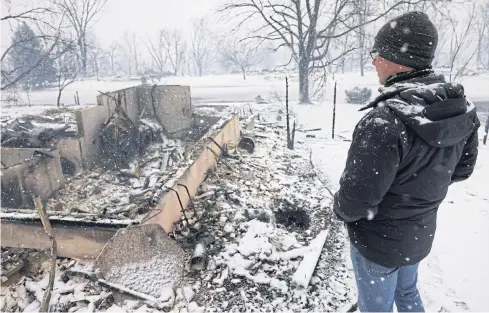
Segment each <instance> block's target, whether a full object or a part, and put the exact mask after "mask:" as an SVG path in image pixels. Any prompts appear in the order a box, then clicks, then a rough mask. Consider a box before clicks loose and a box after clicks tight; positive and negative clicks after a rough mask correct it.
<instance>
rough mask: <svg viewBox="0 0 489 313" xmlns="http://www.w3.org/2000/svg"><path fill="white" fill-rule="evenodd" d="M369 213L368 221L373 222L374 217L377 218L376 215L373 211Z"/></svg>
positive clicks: (368, 211)
mask: <svg viewBox="0 0 489 313" xmlns="http://www.w3.org/2000/svg"><path fill="white" fill-rule="evenodd" d="M367 213H368V215H367V219H368V220H369V221H371V220H373V219H374V217H375V213H374V212H373V211H372V210H367Z"/></svg>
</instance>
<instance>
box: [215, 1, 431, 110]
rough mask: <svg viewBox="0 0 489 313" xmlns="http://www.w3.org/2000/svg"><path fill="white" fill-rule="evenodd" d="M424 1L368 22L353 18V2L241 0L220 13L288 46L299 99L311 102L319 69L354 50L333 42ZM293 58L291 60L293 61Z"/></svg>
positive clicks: (253, 34)
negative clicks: (312, 76) (295, 70)
mask: <svg viewBox="0 0 489 313" xmlns="http://www.w3.org/2000/svg"><path fill="white" fill-rule="evenodd" d="M422 1H424V0H401V1H396V2H395V3H394V4H392V5H390V6H389V7H386V8H385V9H384V10H380V9H375V10H373V12H379V13H376V14H372V15H371V16H369V17H368V18H367V19H366V20H365V21H364V22H358V21H355V20H354V19H353V17H354V16H355V14H356V10H355V7H354V6H353V5H351V2H352V1H351V0H290V1H285V2H284V1H280V2H279V1H273V3H272V0H244V1H243V0H241V1H238V0H236V1H233V2H231V3H229V4H227V5H225V6H224V7H223V8H222V9H221V10H220V12H231V11H232V13H231V16H232V19H234V20H236V19H238V24H237V26H236V28H240V27H243V25H246V26H247V27H249V25H255V23H254V21H253V20H254V19H257V20H258V21H259V23H258V24H259V25H260V26H258V27H257V28H254V29H251V30H249V31H250V36H249V37H251V38H257V39H260V40H263V41H272V42H274V43H276V48H277V49H278V48H280V47H287V48H288V49H289V50H290V51H291V55H292V59H293V60H294V61H295V62H296V63H297V64H298V70H299V100H300V102H302V103H309V102H310V99H309V75H310V74H311V73H312V72H313V71H314V70H316V69H318V68H323V67H324V66H327V65H329V64H332V63H334V62H336V61H337V60H341V59H342V57H343V56H344V55H345V54H347V53H349V52H350V51H351V48H347V49H344V50H340V51H335V54H334V55H333V54H332V52H333V51H331V48H332V46H333V41H334V40H335V39H337V38H341V37H343V36H345V35H346V34H348V33H350V32H352V31H354V30H356V29H358V28H360V27H361V26H362V25H366V24H369V23H371V22H374V21H376V20H378V19H380V18H382V17H384V16H386V15H387V14H389V13H390V12H391V11H392V10H393V9H394V8H396V7H397V6H399V5H402V4H406V3H418V2H422ZM378 5H379V6H380V5H381V4H380V3H379V4H378ZM292 59H291V61H292Z"/></svg>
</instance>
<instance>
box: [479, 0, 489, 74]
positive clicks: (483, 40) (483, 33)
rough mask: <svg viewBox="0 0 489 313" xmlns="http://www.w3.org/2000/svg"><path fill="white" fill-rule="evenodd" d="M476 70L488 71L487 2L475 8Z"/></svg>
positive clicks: (488, 23) (488, 34) (488, 27)
mask: <svg viewBox="0 0 489 313" xmlns="http://www.w3.org/2000/svg"><path fill="white" fill-rule="evenodd" d="M476 31H477V40H478V42H477V68H478V69H481V68H485V69H489V1H485V3H484V4H481V5H480V6H479V7H478V8H477V16H476Z"/></svg>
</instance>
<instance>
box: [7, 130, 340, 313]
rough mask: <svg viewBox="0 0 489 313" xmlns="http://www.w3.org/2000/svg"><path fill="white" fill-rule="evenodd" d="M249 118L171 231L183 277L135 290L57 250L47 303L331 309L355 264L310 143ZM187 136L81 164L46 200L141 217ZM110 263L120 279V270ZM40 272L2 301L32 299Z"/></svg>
mask: <svg viewBox="0 0 489 313" xmlns="http://www.w3.org/2000/svg"><path fill="white" fill-rule="evenodd" d="M148 127H149V126H148ZM216 127H218V126H216ZM256 129H257V130H255V131H254V132H253V133H249V132H248V131H247V130H246V129H242V130H241V131H242V132H243V135H244V136H246V137H248V138H250V139H251V140H249V141H248V142H247V144H243V145H242V146H241V147H240V146H239V145H237V146H236V147H234V146H232V147H224V146H223V147H219V149H223V151H220V152H224V153H222V154H221V155H220V156H219V161H218V166H214V167H211V169H210V170H209V171H208V172H207V174H206V177H205V180H204V182H203V183H202V184H201V185H200V187H199V188H198V191H197V195H196V196H195V197H192V199H191V201H190V202H189V205H188V207H187V208H186V209H184V212H183V214H182V219H181V220H180V221H179V222H177V223H175V224H174V227H173V231H172V232H170V233H169V235H170V238H172V240H174V241H175V243H176V244H178V246H180V247H182V248H183V249H184V251H185V259H186V262H185V264H184V266H185V275H184V278H183V281H181V282H180V283H179V284H178V285H177V286H176V288H175V289H172V290H167V292H165V293H164V294H161V295H160V296H159V297H158V295H157V294H155V293H154V292H153V293H152V291H151V290H147V291H148V292H144V290H145V289H144V288H143V289H144V290H143V289H141V288H139V287H141V286H139V285H138V286H139V287H138V288H135V289H138V290H140V291H142V292H141V293H139V294H136V293H134V292H131V290H129V289H127V290H125V289H123V288H117V287H114V286H113V285H110V284H106V283H104V282H103V281H100V280H98V279H97V278H96V275H95V273H94V269H93V268H92V264H93V263H88V265H86V266H85V265H82V263H79V262H75V261H71V260H69V259H59V260H58V267H57V277H56V282H55V287H54V290H53V299H52V300H51V310H57V311H70V312H76V311H116V310H117V311H125V312H154V311H157V310H159V311H161V310H163V311H172V312H203V311H204V310H206V311H211V312H212V311H229V312H238V311H239V312H252V311H257V309H259V310H261V311H267V312H270V311H303V310H311V311H338V310H341V309H342V308H343V307H344V306H347V304H348V301H349V300H350V299H349V298H348V296H347V291H348V286H346V285H345V281H346V279H347V278H349V275H350V274H349V273H348V270H347V269H346V268H345V267H344V265H343V264H342V262H341V260H342V259H343V258H344V256H343V255H342V253H343V250H344V249H343V245H344V240H343V239H342V234H341V231H340V230H339V229H340V228H339V225H337V223H336V222H335V221H334V219H333V218H332V213H331V209H330V206H331V200H332V199H331V197H330V196H329V193H328V192H327V190H326V188H325V187H324V186H323V185H322V183H321V181H320V180H319V179H318V178H317V177H316V175H315V173H314V170H313V169H312V168H311V165H310V163H309V162H310V160H309V151H308V149H307V147H305V145H304V144H303V143H302V142H301V141H300V140H299V141H298V142H297V143H296V147H295V150H293V151H291V150H288V149H287V147H286V142H285V140H284V138H285V131H284V128H283V127H279V126H276V125H274V124H272V123H263V124H261V125H257V128H256ZM201 141H202V140H201ZM205 142H206V143H208V142H209V140H208V139H206V141H205ZM201 143H202V142H199V143H197V145H196V146H195V147H194V149H197V148H198V147H199V145H200V144H201ZM183 145H184V144H183V143H182V141H179V140H171V139H168V138H165V139H164V140H162V141H161V142H154V141H153V143H151V144H150V145H149V146H148V148H147V149H146V153H145V154H144V155H143V156H142V157H138V158H136V159H133V161H130V162H128V163H127V164H125V165H123V166H121V167H120V168H118V169H111V170H108V169H104V168H102V167H99V168H96V169H94V170H92V171H89V172H83V173H80V174H77V175H76V176H75V177H73V178H69V179H68V180H67V184H66V188H65V189H63V190H60V192H59V195H58V197H57V198H53V199H50V200H49V201H48V203H47V207H48V209H49V208H51V209H56V210H60V211H67V212H73V213H75V212H85V214H89V213H90V214H91V215H96V216H97V217H96V218H110V219H127V218H129V219H133V220H138V219H140V218H141V217H142V216H144V214H145V213H147V212H148V210H149V206H150V203H153V204H154V203H155V201H156V202H157V199H159V198H160V197H161V196H163V195H162V194H161V191H162V190H163V192H171V191H165V189H164V186H166V184H167V183H168V182H169V181H172V177H174V176H175V174H176V173H178V172H179V170H180V169H179V167H178V166H175V163H177V162H178V160H180V162H178V164H182V162H183V163H189V162H190V161H189V160H191V159H194V157H195V156H194V155H193V152H191V153H186V151H185V148H184V147H183ZM251 145H252V146H253V149H251ZM201 148H204V150H205V147H201ZM216 151H217V150H216ZM185 157H187V158H188V159H189V160H188V161H185V160H186V158H185ZM136 160H137V162H136ZM172 163H173V164H172ZM180 196H181V197H187V195H185V194H181V195H180ZM155 199H156V200H155ZM152 201H153V202H152ZM325 231H326V232H328V231H329V235H328V236H327V237H326V236H325V234H327V233H325ZM324 239H325V240H326V242H325V243H324ZM322 240H323V241H322ZM318 242H319V244H318ZM323 245H324V248H323ZM321 248H322V249H323V253H322V256H321V257H320V259H319V262H318V264H317V266H316V267H315V270H314V269H309V272H310V273H313V274H311V276H310V277H309V279H307V282H306V284H305V286H306V287H304V286H303V283H304V282H303V281H298V279H297V276H301V277H302V272H301V271H302V269H301V264H302V263H303V262H302V261H303V259H304V258H306V257H307V258H310V257H311V256H312V255H314V254H315V253H316V254H317V252H318V249H319V250H320V249H321ZM155 264H156V265H157V264H158V263H157V262H156V263H155ZM130 266H135V264H132V265H130ZM120 268H123V267H120ZM148 269H150V268H148ZM117 275H119V276H118V277H119V278H120V279H123V280H124V279H125V278H124V277H123V275H124V273H123V272H120V273H118V274H117ZM148 275H149V274H148ZM307 275H308V274H307ZM307 275H306V276H307ZM150 276H151V275H149V276H147V277H140V278H139V279H140V280H141V281H143V282H145V281H146V280H148V281H147V285H148V286H149V285H151V279H149V278H148V277H150ZM128 277H129V276H128ZM126 280H127V279H126ZM46 282H47V271H46V269H45V268H41V270H40V271H39V273H38V274H31V275H27V276H26V277H25V278H24V279H23V280H21V281H19V282H18V283H17V284H15V285H12V286H10V287H9V288H4V289H2V297H3V300H2V303H0V306H1V308H0V309H2V310H7V311H22V310H26V309H29V310H36V309H37V308H38V307H39V304H40V302H41V298H42V291H43V288H45V286H46ZM124 284H126V281H125V280H124ZM143 287H144V286H143ZM153 291H154V290H153ZM155 300H157V301H155Z"/></svg>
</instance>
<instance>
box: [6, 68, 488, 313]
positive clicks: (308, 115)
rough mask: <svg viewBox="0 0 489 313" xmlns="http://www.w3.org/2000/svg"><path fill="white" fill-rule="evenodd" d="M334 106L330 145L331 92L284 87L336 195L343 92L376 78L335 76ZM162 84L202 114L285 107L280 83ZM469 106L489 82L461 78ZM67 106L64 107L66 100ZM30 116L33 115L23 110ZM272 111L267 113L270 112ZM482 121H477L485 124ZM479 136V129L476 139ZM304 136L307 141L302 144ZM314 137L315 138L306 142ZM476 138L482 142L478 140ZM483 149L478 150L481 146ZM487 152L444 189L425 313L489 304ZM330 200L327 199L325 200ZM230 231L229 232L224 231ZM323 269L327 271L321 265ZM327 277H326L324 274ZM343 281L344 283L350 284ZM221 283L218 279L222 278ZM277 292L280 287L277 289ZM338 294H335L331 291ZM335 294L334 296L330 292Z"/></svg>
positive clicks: (426, 268) (217, 80)
mask: <svg viewBox="0 0 489 313" xmlns="http://www.w3.org/2000/svg"><path fill="white" fill-rule="evenodd" d="M336 79H337V81H338V104H337V108H336V127H335V139H331V133H332V130H331V129H332V111H333V107H332V101H331V100H332V91H331V89H332V84H331V83H329V85H328V90H329V92H328V93H327V96H326V99H324V101H323V102H322V103H320V104H315V105H299V104H297V102H296V101H297V89H298V88H297V82H296V81H293V80H292V81H291V82H290V89H291V90H290V99H291V106H292V109H293V111H294V112H295V117H296V118H297V120H298V123H299V128H300V129H302V130H305V129H314V128H321V130H320V131H314V132H307V133H305V132H298V133H297V141H303V142H304V144H306V145H307V146H309V147H310V148H311V149H312V161H313V163H314V165H315V167H316V170H317V171H318V172H319V173H320V176H321V178H322V180H323V181H326V182H327V183H328V184H329V186H330V187H331V188H332V189H333V190H336V188H337V187H338V181H339V178H340V176H341V174H342V171H343V167H344V164H345V160H346V154H347V151H348V148H349V145H350V142H349V140H350V139H351V135H352V132H353V129H354V127H355V125H356V123H357V122H358V121H359V120H360V118H361V117H362V116H363V114H364V112H358V109H359V108H360V106H357V105H350V104H346V103H345V101H344V90H345V89H350V88H352V87H354V86H368V87H370V88H372V90H373V91H374V93H373V94H374V96H375V95H376V94H377V92H376V90H377V88H378V83H377V78H376V75H375V74H374V73H371V72H370V73H367V74H366V76H365V77H360V76H359V75H358V74H356V73H349V74H345V75H338V76H337V77H336ZM161 83H165V84H185V85H190V86H191V92H192V101H193V103H194V105H201V109H203V110H204V109H209V110H214V111H219V109H216V108H215V107H214V108H212V107H211V108H207V107H202V105H225V104H229V103H230V102H234V103H235V104H234V105H238V104H242V103H245V102H253V101H254V98H255V97H256V96H257V95H261V96H262V97H263V98H265V99H267V100H271V101H274V103H273V104H253V105H252V107H253V109H254V110H255V112H259V113H260V114H263V115H268V116H271V117H272V118H276V116H277V115H278V110H280V109H282V110H283V105H282V104H280V103H279V102H277V101H275V100H274V95H275V94H276V93H277V94H278V95H279V96H280V97H282V101H283V95H284V90H283V86H284V82H283V80H281V79H279V78H277V77H268V78H266V77H263V76H249V77H248V79H247V80H246V81H243V80H242V79H241V78H240V77H239V76H218V77H194V78H186V77H176V78H164V79H162V81H161ZM462 83H463V84H464V86H465V90H466V93H467V94H468V96H469V98H470V99H472V100H474V101H489V91H488V90H487V88H484V87H485V86H487V85H488V84H489V75H487V74H486V75H479V76H470V77H464V78H463V80H462ZM136 84H139V82H138V81H129V82H98V81H84V82H76V83H75V84H73V85H71V86H70V87H68V88H67V91H66V95H65V96H64V97H65V98H63V101H65V102H66V103H71V101H70V100H71V99H72V98H73V93H74V92H76V91H79V93H80V100H81V103H87V102H92V103H93V102H95V96H96V95H97V93H98V92H97V90H104V91H108V90H116V89H120V88H124V87H128V86H131V85H136ZM55 93H56V91H55V90H48V91H42V92H39V93H38V92H33V93H31V95H30V97H31V102H32V103H38V104H43V103H46V101H49V100H50V99H53V97H54V95H55ZM64 99H66V100H64ZM28 110H32V108H29V109H28ZM270 111H271V112H270ZM5 113H9V111H8V108H4V107H2V115H3V114H5ZM485 118H486V116H484V115H482V114H481V119H482V120H483V121H484V120H485ZM480 134H481V135H482V129H481V131H480ZM306 135H309V136H307V137H306ZM310 135H313V136H315V137H312V138H311V137H310ZM480 137H482V136H480ZM481 145H482V143H481ZM488 179H489V147H488V146H481V147H480V149H479V160H478V163H477V166H476V169H475V173H474V175H473V176H472V177H471V178H470V179H469V180H467V181H465V182H462V183H458V184H454V185H452V186H451V187H450V190H449V193H448V196H447V199H446V200H445V201H444V203H443V204H442V205H441V207H440V209H439V215H438V216H439V217H438V229H437V233H436V238H435V242H434V246H433V250H432V253H431V254H430V256H429V257H428V258H427V259H426V260H424V261H423V262H422V264H421V267H420V277H419V287H420V290H421V293H422V296H423V300H424V301H425V306H426V308H427V310H429V311H439V310H440V309H444V310H449V311H469V310H470V311H484V310H487V308H488V307H489V299H488V298H487V297H486V296H485V294H486V290H487V281H489V269H488V267H487V264H489V250H487V248H484V247H485V246H486V242H487V238H489V192H488V191H487V180H488ZM327 197H328V195H325V198H327ZM228 228H229V227H228ZM337 236H338V238H337V240H338V244H339V246H342V247H344V248H342V249H343V252H342V253H341V255H342V258H343V260H344V263H345V264H346V266H347V268H351V266H350V265H349V263H350V261H349V253H348V245H347V244H346V245H345V244H344V243H345V240H346V239H345V238H344V234H343V235H342V234H341V231H340V232H337ZM321 266H323V267H324V266H325V265H324V262H323V264H322V265H321ZM330 271H331V269H328V270H327V271H326V272H330ZM348 277H349V278H348ZM351 277H352V275H351V273H350V274H349V275H345V276H344V278H345V281H342V285H343V286H342V287H339V286H335V284H334V283H333V284H332V285H331V286H330V287H329V288H333V289H334V288H336V289H338V288H339V289H341V288H343V290H344V291H346V292H348V293H349V295H348V297H347V298H352V297H354V282H353V280H352V279H351ZM220 278H221V279H222V276H220ZM277 287H279V285H277ZM336 291H338V290H336ZM335 293H336V294H340V293H338V292H335Z"/></svg>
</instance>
